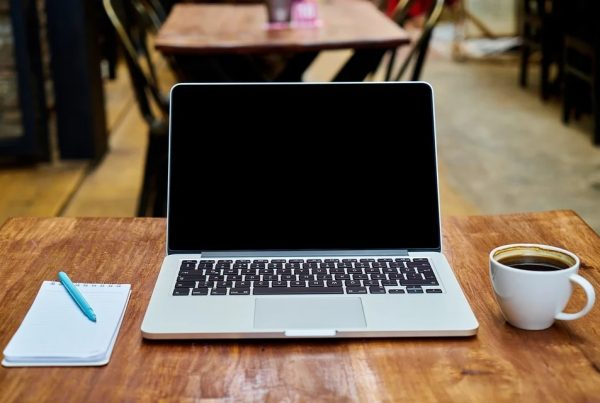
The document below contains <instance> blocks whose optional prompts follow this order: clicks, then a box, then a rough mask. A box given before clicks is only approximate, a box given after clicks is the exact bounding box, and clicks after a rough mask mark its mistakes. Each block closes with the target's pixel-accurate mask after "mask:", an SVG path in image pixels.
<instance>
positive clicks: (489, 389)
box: [0, 211, 600, 402]
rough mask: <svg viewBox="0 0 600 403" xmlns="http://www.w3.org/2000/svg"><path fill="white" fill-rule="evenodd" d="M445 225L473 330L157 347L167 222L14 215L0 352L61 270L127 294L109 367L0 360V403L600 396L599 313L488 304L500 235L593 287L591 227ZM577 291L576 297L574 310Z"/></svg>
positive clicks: (507, 219)
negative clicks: (125, 287)
mask: <svg viewBox="0 0 600 403" xmlns="http://www.w3.org/2000/svg"><path fill="white" fill-rule="evenodd" d="M443 231H444V248H445V253H446V255H447V256H448V259H449V260H450V263H451V264H452V265H453V267H454V271H455V273H456V275H457V277H458V280H459V282H460V283H461V285H462V287H463V290H464V291H465V294H466V296H467V298H468V300H469V302H470V304H471V306H472V308H473V310H474V312H475V315H476V316H477V318H478V320H479V322H480V329H479V333H478V335H477V336H475V337H471V338H432V339H419V338H412V339H355V340H347V339H346V340H293V341H292V340H289V341H288V340H278V341H268V340H259V341H247V340H246V341H226V342H223V341H176V342H169V341H162V342H157V341H146V340H143V339H142V336H141V333H140V326H141V322H142V318H143V315H144V313H145V310H146V306H147V304H148V301H149V299H150V294H151V292H152V288H153V286H154V281H155V279H156V276H157V274H158V270H159V267H160V263H161V260H162V258H163V254H164V250H165V247H164V244H165V221H164V220H163V219H148V218H15V219H11V220H9V221H7V222H6V223H5V224H4V226H3V227H2V228H0V284H1V285H2V287H1V288H0V289H1V291H0V348H2V349H4V347H5V346H6V344H7V343H8V341H9V339H10V338H11V337H12V335H13V333H14V332H15V331H16V329H17V327H18V326H19V324H20V323H21V321H22V319H23V317H24V316H25V313H26V312H27V310H28V309H29V306H30V305H31V303H32V301H33V299H34V297H35V295H36V293H37V291H38V289H39V288H40V285H41V282H42V281H43V280H50V279H54V278H55V276H56V273H57V271H58V269H59V268H63V269H65V270H66V271H67V272H69V274H70V275H71V276H72V278H74V279H75V280H76V281H79V282H107V283H131V284H132V286H133V292H132V295H131V300H130V302H129V306H128V308H127V311H126V313H125V317H124V320H123V325H122V328H121V331H120V334H119V337H118V339H117V342H116V345H115V348H114V351H113V355H112V359H111V361H110V362H109V364H108V365H107V366H105V367H83V368H4V367H2V368H0V401H3V402H5V401H19V402H21V401H40V400H44V401H91V402H96V401H115V400H128V401H129V400H151V401H154V400H158V399H168V400H171V399H175V398H176V399H186V398H187V399H190V400H191V399H200V398H206V399H210V398H215V399H227V400H234V401H235V400H241V401H250V400H252V401H257V400H258V401H263V400H268V401H276V402H279V401H297V400H301V401H310V400H361V401H381V400H386V401H399V400H410V401H432V400H437V401H448V400H455V401H461V402H464V401H476V402H481V401H485V400H489V399H494V400H504V401H508V400H514V399H518V400H519V401H530V400H536V401H590V400H598V399H599V398H600V337H599V336H600V309H599V308H598V307H597V306H596V307H595V308H594V309H592V311H591V312H590V314H588V315H587V316H586V317H584V318H583V319H580V320H577V321H573V322H560V323H557V324H555V325H554V326H553V327H551V328H550V329H548V330H544V331H537V332H530V331H523V330H519V329H516V328H513V327H511V326H510V325H508V324H506V323H505V322H504V320H503V319H502V316H501V314H500V311H499V309H498V307H497V305H496V303H495V301H494V299H493V294H492V288H491V285H490V283H489V281H488V260H487V259H488V253H489V251H490V250H491V249H492V248H494V247H495V246H498V245H501V244H505V243H513V242H537V243H546V244H551V245H556V246H559V247H563V248H566V249H569V250H572V251H574V252H575V253H577V254H578V255H579V256H580V258H581V261H582V267H581V270H580V274H582V275H583V276H584V277H586V278H587V279H588V280H590V282H591V283H592V284H593V285H594V287H595V289H596V290H597V292H598V291H600V271H599V270H600V238H599V237H598V235H597V234H596V233H595V232H594V231H593V230H591V229H590V228H589V227H588V226H587V224H586V223H585V222H583V221H582V220H581V219H580V218H579V217H578V216H577V215H576V214H575V213H573V212H571V211H552V212H544V213H530V214H514V215H503V216H473V217H460V218H448V219H444V221H443ZM583 298H584V297H583V293H581V292H576V293H575V294H574V298H573V300H574V301H573V302H574V303H573V304H571V305H570V306H571V308H572V309H575V308H576V307H579V306H582V304H583Z"/></svg>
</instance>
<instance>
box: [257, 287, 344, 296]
mask: <svg viewBox="0 0 600 403" xmlns="http://www.w3.org/2000/svg"><path fill="white" fill-rule="evenodd" d="M343 293H344V289H343V288H342V287H289V288H284V287H277V288H254V291H253V294H254V295H292V294H343Z"/></svg>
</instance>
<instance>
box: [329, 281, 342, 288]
mask: <svg viewBox="0 0 600 403" xmlns="http://www.w3.org/2000/svg"><path fill="white" fill-rule="evenodd" d="M341 286H342V282H341V281H339V280H329V281H327V287H341Z"/></svg>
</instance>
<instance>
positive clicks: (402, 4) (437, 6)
mask: <svg viewBox="0 0 600 403" xmlns="http://www.w3.org/2000/svg"><path fill="white" fill-rule="evenodd" d="M414 2H415V0H401V1H399V2H398V4H397V5H396V8H395V9H394V11H393V13H392V15H391V18H392V20H394V22H395V23H396V24H398V25H399V26H401V27H403V26H404V25H405V23H406V21H407V19H408V13H409V11H410V7H411V6H412V5H413V4H414ZM443 9H444V0H434V1H432V3H431V8H430V9H429V11H428V13H427V18H426V20H425V23H424V25H423V29H422V31H421V32H420V34H419V36H418V38H417V39H416V41H414V42H413V44H412V46H411V48H410V50H409V52H408V54H407V56H406V58H405V59H404V61H403V62H402V64H401V66H400V69H399V70H398V72H397V73H396V75H395V77H394V80H395V81H399V80H400V79H401V78H402V77H403V76H404V74H405V73H406V71H407V70H408V68H409V66H410V64H411V63H414V66H413V71H412V74H411V76H410V80H411V81H418V80H419V78H420V76H421V71H422V70H423V64H424V62H425V57H426V56H427V50H428V48H429V42H430V41H431V35H432V33H433V29H434V28H435V26H436V24H437V23H438V21H439V20H440V17H441V15H442V11H443ZM396 53H397V51H396V50H394V51H393V52H392V54H391V56H390V60H389V63H388V66H387V69H386V74H385V79H386V81H389V80H390V79H391V78H392V74H393V71H394V64H395V60H396Z"/></svg>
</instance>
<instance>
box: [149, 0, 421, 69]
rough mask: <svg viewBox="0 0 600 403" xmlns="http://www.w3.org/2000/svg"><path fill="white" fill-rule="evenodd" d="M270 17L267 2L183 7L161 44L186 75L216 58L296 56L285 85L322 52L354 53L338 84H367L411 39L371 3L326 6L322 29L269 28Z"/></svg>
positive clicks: (331, 1) (349, 0)
mask: <svg viewBox="0 0 600 403" xmlns="http://www.w3.org/2000/svg"><path fill="white" fill-rule="evenodd" d="M266 17H267V12H266V7H265V5H263V4H245V5H240V4H237V5H233V4H177V5H175V7H174V8H173V10H172V11H171V13H170V14H169V16H168V18H167V20H166V21H165V23H164V24H163V26H162V27H161V28H160V30H159V32H158V35H157V37H156V42H155V45H156V48H157V49H158V50H159V51H161V52H162V53H163V54H164V55H166V56H169V57H173V58H174V59H175V60H176V62H177V63H176V65H177V66H179V68H180V70H182V71H180V75H182V76H184V77H186V76H188V77H189V76H193V75H194V72H193V71H190V70H192V69H194V67H196V68H199V67H198V65H199V63H197V62H198V60H204V61H206V60H209V61H208V62H206V63H205V64H207V63H208V64H210V63H212V62H213V61H214V60H215V59H207V56H211V57H215V58H216V60H219V61H223V60H224V58H226V57H233V56H238V57H248V56H256V55H265V54H280V55H281V54H283V55H293V56H294V57H293V58H292V59H291V60H290V61H289V62H288V65H287V67H286V69H285V70H284V72H283V73H281V74H280V75H279V77H278V80H279V81H287V80H290V81H297V80H300V79H301V74H302V72H303V71H304V69H306V68H307V67H308V66H309V65H310V63H311V62H312V61H313V60H314V58H315V57H316V56H317V55H318V53H319V52H320V51H322V50H333V49H353V50H354V57H352V58H351V59H350V60H349V61H348V63H346V65H345V66H344V67H343V68H342V70H340V72H339V73H338V75H337V76H336V78H335V79H334V81H361V80H362V79H363V78H364V77H365V75H366V74H367V73H369V72H370V71H371V70H373V69H374V68H376V67H377V65H378V63H379V61H380V59H381V57H382V56H383V54H384V53H385V52H386V51H387V50H392V49H395V48H397V47H399V46H402V45H405V44H407V43H408V42H409V40H410V39H409V36H408V34H407V33H406V32H405V31H404V30H403V29H402V28H400V27H398V26H397V25H396V24H395V23H394V22H393V21H392V20H391V19H389V18H388V17H386V16H385V15H384V14H382V13H381V12H380V11H379V10H378V9H377V8H376V7H375V6H374V5H373V4H372V3H371V2H369V1H365V0H328V1H324V2H322V3H320V4H319V18H320V19H321V21H322V25H321V26H319V27H313V28H302V27H300V28H289V29H278V30H269V29H267V19H266ZM198 56H202V57H198ZM234 60H236V61H239V60H240V58H237V59H234ZM241 60H243V59H241ZM242 78H243V77H242Z"/></svg>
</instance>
